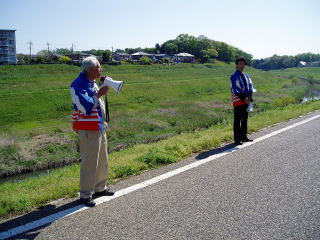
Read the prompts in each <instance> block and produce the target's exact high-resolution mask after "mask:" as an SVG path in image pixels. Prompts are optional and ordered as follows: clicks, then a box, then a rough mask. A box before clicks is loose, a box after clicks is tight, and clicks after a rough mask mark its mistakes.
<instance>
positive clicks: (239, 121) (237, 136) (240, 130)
mask: <svg viewBox="0 0 320 240" xmlns="http://www.w3.org/2000/svg"><path fill="white" fill-rule="evenodd" d="M247 108H248V105H247V104H244V105H241V106H237V107H234V122H233V134H234V141H235V142H240V141H242V140H243V139H245V138H246V137H247V131H248V112H247Z"/></svg>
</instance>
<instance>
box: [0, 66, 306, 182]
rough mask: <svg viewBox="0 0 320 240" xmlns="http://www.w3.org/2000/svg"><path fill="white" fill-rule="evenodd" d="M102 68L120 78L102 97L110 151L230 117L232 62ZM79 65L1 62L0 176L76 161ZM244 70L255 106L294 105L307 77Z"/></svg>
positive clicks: (197, 127)
mask: <svg viewBox="0 0 320 240" xmlns="http://www.w3.org/2000/svg"><path fill="white" fill-rule="evenodd" d="M103 68H104V73H105V74H108V75H110V76H111V77H113V78H114V79H117V80H124V81H125V87H124V89H123V91H122V92H121V93H120V94H116V93H115V92H114V91H112V90H111V91H110V95H109V102H110V112H111V122H110V125H111V129H110V131H109V132H108V140H109V150H110V151H112V152H114V151H119V150H123V149H126V148H128V147H130V146H133V145H135V144H141V143H144V144H146V143H151V142H157V141H159V140H163V139H167V138H170V137H173V136H175V135H178V134H181V133H187V132H194V131H197V130H199V129H205V128H209V127H211V126H214V125H217V124H225V123H229V122H230V119H231V118H232V107H231V103H230V90H229V76H230V75H231V74H232V73H233V71H234V64H230V65H229V64H225V63H222V62H216V63H215V64H204V65H201V64H179V65H174V66H168V65H150V66H141V65H128V64H123V65H121V66H107V65H106V66H103ZM298 70H299V69H298ZM79 71H80V68H79V67H76V66H70V65H34V66H1V67H0V84H1V88H0V116H1V117H0V136H1V140H0V176H6V175H10V174H16V173H19V172H23V171H34V170H38V169H46V168H50V167H56V166H61V165H66V164H70V163H72V162H75V161H77V159H78V158H79V153H78V152H77V151H76V136H75V135H74V134H73V133H72V132H71V127H70V126H71V123H70V114H71V112H72V104H71V99H70V94H69V85H70V83H71V81H72V80H73V79H74V78H75V77H76V76H77V75H78V74H79ZM247 72H248V73H249V74H250V75H251V77H252V79H253V81H254V84H255V87H256V88H257V90H258V92H257V93H256V94H255V96H254V97H255V101H256V103H257V106H256V107H255V109H256V112H263V111H266V110H268V109H271V108H273V107H281V106H284V105H286V104H288V103H297V102H299V100H300V99H301V98H302V97H303V96H304V95H305V93H306V92H307V91H308V89H309V88H310V83H309V82H306V81H303V80H301V79H296V78H294V79H290V78H289V77H288V76H287V75H286V74H283V75H281V74H280V73H278V72H263V71H260V70H256V69H252V68H248V69H247ZM292 74H295V73H289V76H291V75H292ZM280 75H281V76H280ZM119 175H121V174H119Z"/></svg>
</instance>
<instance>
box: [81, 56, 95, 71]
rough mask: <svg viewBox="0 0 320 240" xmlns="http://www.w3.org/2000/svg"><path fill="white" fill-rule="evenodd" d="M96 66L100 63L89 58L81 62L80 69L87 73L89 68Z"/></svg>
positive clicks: (92, 57) (93, 58) (91, 57)
mask: <svg viewBox="0 0 320 240" xmlns="http://www.w3.org/2000/svg"><path fill="white" fill-rule="evenodd" d="M97 66H100V63H99V61H98V59H96V58H95V57H94V56H89V57H86V58H85V59H83V60H82V64H81V68H82V71H83V72H88V71H89V70H90V68H92V67H97Z"/></svg>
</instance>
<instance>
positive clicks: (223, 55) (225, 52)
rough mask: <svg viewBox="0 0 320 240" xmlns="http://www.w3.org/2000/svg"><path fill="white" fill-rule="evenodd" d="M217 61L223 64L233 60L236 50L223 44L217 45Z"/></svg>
mask: <svg viewBox="0 0 320 240" xmlns="http://www.w3.org/2000/svg"><path fill="white" fill-rule="evenodd" d="M217 51H218V59H219V60H221V61H224V62H231V61H234V60H235V55H236V49H235V48H234V47H232V46H229V45H228V44H226V43H224V42H220V43H219V44H218V45H217Z"/></svg>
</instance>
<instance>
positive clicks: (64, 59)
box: [58, 56, 72, 64]
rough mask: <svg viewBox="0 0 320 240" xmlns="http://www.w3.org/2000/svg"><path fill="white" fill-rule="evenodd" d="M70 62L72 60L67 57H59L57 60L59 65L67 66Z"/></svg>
mask: <svg viewBox="0 0 320 240" xmlns="http://www.w3.org/2000/svg"><path fill="white" fill-rule="evenodd" d="M71 61H72V59H71V58H69V57H67V56H61V57H59V59H58V62H59V63H66V64H68V63H71Z"/></svg>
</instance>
